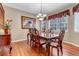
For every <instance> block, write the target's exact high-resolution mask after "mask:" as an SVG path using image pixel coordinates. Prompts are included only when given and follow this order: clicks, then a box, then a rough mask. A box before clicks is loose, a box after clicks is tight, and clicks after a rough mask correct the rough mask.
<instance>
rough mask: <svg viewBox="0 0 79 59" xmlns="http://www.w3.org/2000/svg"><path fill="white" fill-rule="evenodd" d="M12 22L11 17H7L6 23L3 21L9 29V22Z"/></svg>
mask: <svg viewBox="0 0 79 59" xmlns="http://www.w3.org/2000/svg"><path fill="white" fill-rule="evenodd" d="M11 22H12V19H7V20H6V23H5V29H10V26H11V24H10V23H11Z"/></svg>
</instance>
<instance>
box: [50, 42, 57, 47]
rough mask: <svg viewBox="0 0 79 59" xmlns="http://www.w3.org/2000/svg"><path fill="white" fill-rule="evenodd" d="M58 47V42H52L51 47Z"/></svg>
mask: <svg viewBox="0 0 79 59" xmlns="http://www.w3.org/2000/svg"><path fill="white" fill-rule="evenodd" d="M57 45H58V43H57V42H52V43H51V44H50V46H55V47H56V46H57Z"/></svg>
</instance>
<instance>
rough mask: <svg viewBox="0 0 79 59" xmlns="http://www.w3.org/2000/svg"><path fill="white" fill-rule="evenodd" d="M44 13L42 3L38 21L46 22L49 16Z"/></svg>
mask: <svg viewBox="0 0 79 59" xmlns="http://www.w3.org/2000/svg"><path fill="white" fill-rule="evenodd" d="M42 11H43V7H42V3H41V4H40V12H39V13H38V14H37V19H38V20H44V18H45V17H46V16H47V15H46V14H44V13H43V12H42Z"/></svg>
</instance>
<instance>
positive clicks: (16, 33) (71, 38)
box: [4, 4, 79, 45]
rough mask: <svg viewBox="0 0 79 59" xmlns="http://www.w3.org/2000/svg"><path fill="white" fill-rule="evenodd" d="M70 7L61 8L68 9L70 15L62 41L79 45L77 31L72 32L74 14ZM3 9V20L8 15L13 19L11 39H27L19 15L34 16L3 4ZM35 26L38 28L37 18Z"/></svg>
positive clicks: (25, 30)
mask: <svg viewBox="0 0 79 59" xmlns="http://www.w3.org/2000/svg"><path fill="white" fill-rule="evenodd" d="M75 5H76V4H74V5H73V6H75ZM73 6H72V7H73ZM72 7H69V8H65V9H63V10H66V9H70V16H69V20H68V32H66V34H65V37H64V41H67V42H71V43H74V44H77V45H79V33H76V32H74V15H73V13H72ZM4 9H5V20H6V19H8V18H10V17H11V18H12V19H13V22H12V26H11V33H12V41H14V40H22V39H27V37H26V35H27V32H28V30H27V29H21V16H22V15H24V16H31V17H34V16H33V15H31V14H29V13H27V12H23V11H20V10H17V9H13V8H9V7H6V6H4ZM63 10H57V11H56V12H54V13H52V14H55V13H58V12H61V11H63ZM36 28H38V29H40V24H39V21H38V20H37V23H36Z"/></svg>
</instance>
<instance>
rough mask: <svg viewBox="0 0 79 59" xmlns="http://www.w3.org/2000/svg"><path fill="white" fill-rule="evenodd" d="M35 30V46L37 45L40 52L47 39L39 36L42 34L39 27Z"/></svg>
mask: <svg viewBox="0 0 79 59" xmlns="http://www.w3.org/2000/svg"><path fill="white" fill-rule="evenodd" d="M35 31H36V32H35V33H34V34H33V38H34V42H35V47H37V48H38V50H39V52H40V50H41V47H42V46H43V45H44V44H45V42H46V41H44V40H42V39H41V38H39V36H40V34H39V31H38V30H37V29H35Z"/></svg>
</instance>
